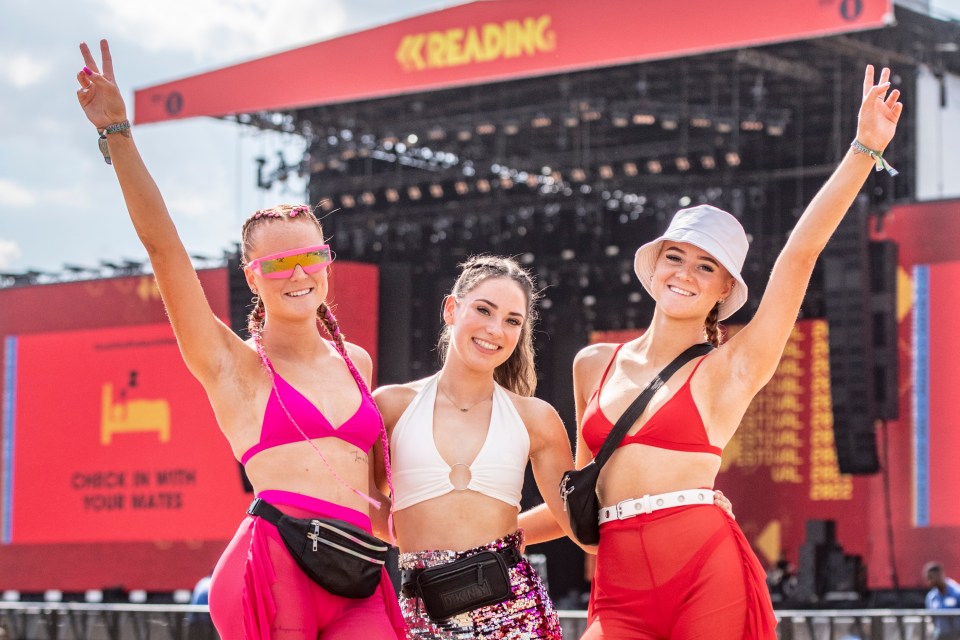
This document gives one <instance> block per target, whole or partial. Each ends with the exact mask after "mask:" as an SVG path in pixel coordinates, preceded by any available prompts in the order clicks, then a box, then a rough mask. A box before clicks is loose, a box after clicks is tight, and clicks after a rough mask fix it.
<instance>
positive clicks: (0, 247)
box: [0, 238, 23, 269]
mask: <svg viewBox="0 0 960 640" xmlns="http://www.w3.org/2000/svg"><path fill="white" fill-rule="evenodd" d="M22 253H23V252H22V251H20V246H19V245H18V244H17V243H16V242H14V241H13V240H4V239H3V238H0V269H6V268H8V267H9V266H10V265H12V264H13V263H14V261H15V260H16V259H17V258H19V257H20V256H21V255H22Z"/></svg>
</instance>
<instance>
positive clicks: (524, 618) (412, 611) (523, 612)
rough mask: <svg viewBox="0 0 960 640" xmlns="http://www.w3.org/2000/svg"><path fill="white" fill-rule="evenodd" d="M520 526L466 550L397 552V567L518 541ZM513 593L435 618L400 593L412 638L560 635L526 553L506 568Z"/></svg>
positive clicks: (422, 565)
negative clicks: (493, 601) (473, 607)
mask: <svg viewBox="0 0 960 640" xmlns="http://www.w3.org/2000/svg"><path fill="white" fill-rule="evenodd" d="M522 543H523V532H522V531H517V532H516V533H511V534H510V535H507V536H504V537H502V538H500V539H498V540H494V541H493V542H491V543H489V544H486V545H483V546H481V547H477V548H475V549H470V550H468V551H417V552H415V553H401V554H400V569H401V570H413V569H426V568H428V567H436V566H438V565H442V564H447V563H449V562H453V561H454V560H458V559H460V558H465V557H467V556H472V555H474V554H476V553H477V552H479V551H483V550H485V549H494V550H498V549H505V548H507V547H520V546H521V545H522ZM510 584H511V587H512V591H513V597H512V598H511V599H510V600H507V601H506V602H501V603H500V604H494V605H490V606H487V607H480V608H479V609H474V610H472V611H468V612H466V613H462V614H460V615H458V616H454V617H453V618H449V619H447V620H444V621H442V622H434V621H432V620H431V619H430V618H429V617H428V616H427V612H426V611H425V610H424V608H423V606H422V605H421V604H420V603H419V601H418V599H417V598H416V597H412V598H405V597H402V596H401V598H400V610H401V611H402V612H403V617H404V619H405V620H406V621H407V637H408V638H410V639H411V640H413V639H416V640H474V639H478V638H484V639H487V638H489V639H491V640H499V639H504V638H509V639H511V640H533V639H536V638H544V639H548V640H559V638H560V637H561V633H560V619H559V618H558V617H557V612H556V610H555V609H554V608H553V603H552V602H550V597H549V596H548V595H547V590H546V588H545V587H544V586H543V582H542V581H541V580H540V576H538V575H537V572H536V571H534V569H533V567H532V566H530V563H529V562H527V560H526V558H524V559H523V560H521V561H520V562H519V563H518V564H517V565H516V566H515V567H511V568H510Z"/></svg>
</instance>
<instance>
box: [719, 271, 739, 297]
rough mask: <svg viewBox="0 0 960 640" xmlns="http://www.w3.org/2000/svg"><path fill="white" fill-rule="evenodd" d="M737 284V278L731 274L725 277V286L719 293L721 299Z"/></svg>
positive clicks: (728, 294)
mask: <svg viewBox="0 0 960 640" xmlns="http://www.w3.org/2000/svg"><path fill="white" fill-rule="evenodd" d="M735 286H737V279H736V278H734V277H733V276H730V278H728V279H727V286H725V287H724V288H723V293H722V294H720V299H721V300H726V299H727V298H729V297H730V294H731V293H733V288H734V287H735Z"/></svg>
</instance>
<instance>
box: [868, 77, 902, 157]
mask: <svg viewBox="0 0 960 640" xmlns="http://www.w3.org/2000/svg"><path fill="white" fill-rule="evenodd" d="M889 89H890V69H888V68H887V67H884V68H883V70H882V71H881V72H880V82H879V83H878V84H873V65H872V64H868V65H867V68H866V70H865V71H864V74H863V101H862V102H861V103H860V114H859V115H858V120H857V140H859V141H860V143H861V144H862V145H864V146H865V147H867V148H868V149H873V150H874V151H878V152H881V153H882V152H883V150H884V149H886V148H887V145H888V144H890V140H892V139H893V134H894V133H896V131H897V122H898V121H899V120H900V113H901V112H902V111H903V103H901V102H897V100H898V98H900V90H899V89H894V90H893V91H890V93H889V94H887V91H889Z"/></svg>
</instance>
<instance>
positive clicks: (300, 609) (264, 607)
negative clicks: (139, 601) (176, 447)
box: [77, 40, 405, 640]
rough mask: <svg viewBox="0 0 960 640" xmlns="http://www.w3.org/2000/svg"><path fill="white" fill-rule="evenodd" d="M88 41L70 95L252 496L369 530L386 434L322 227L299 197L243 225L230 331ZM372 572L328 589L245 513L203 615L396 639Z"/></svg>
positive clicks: (223, 624)
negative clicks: (236, 313) (332, 278)
mask: <svg viewBox="0 0 960 640" xmlns="http://www.w3.org/2000/svg"><path fill="white" fill-rule="evenodd" d="M100 47H101V52H102V54H103V73H102V74H101V73H100V72H99V70H98V68H97V65H96V63H95V61H94V58H93V56H92V55H91V53H90V50H89V48H88V47H87V45H86V44H82V45H81V46H80V50H81V52H82V54H83V59H84V63H85V65H86V66H85V67H84V68H83V70H82V71H81V72H80V73H78V74H77V80H78V81H79V83H80V89H79V91H77V97H78V98H79V100H80V105H81V106H82V107H83V110H84V113H85V114H86V116H87V118H88V119H89V120H90V122H92V123H93V124H94V126H96V127H97V129H98V130H99V131H100V132H101V134H102V138H101V142H102V143H103V144H104V145H105V147H104V148H103V150H104V158H105V159H107V158H109V160H108V161H112V163H113V166H114V169H116V173H117V179H118V180H119V182H120V187H121V189H122V191H123V196H124V200H125V201H126V205H127V209H128V211H129V213H130V218H131V220H132V221H133V225H134V227H135V228H136V230H137V234H138V235H139V236H140V239H141V241H142V242H143V245H144V247H146V249H147V253H148V254H149V256H150V263H151V264H152V265H153V271H154V275H155V276H156V280H157V285H158V286H159V288H160V293H161V295H162V297H163V302H164V305H165V306H166V309H167V313H168V315H169V316H170V322H171V324H172V325H173V330H174V333H175V334H176V337H177V342H178V344H179V346H180V351H181V353H182V354H183V359H184V360H185V361H186V363H187V366H188V367H189V369H190V371H191V372H192V373H193V375H194V376H196V378H197V379H198V380H199V381H200V383H201V384H202V385H203V387H204V389H205V390H206V392H207V396H208V397H209V398H210V404H211V405H212V406H213V410H214V413H215V414H216V416H217V421H218V423H219V425H220V428H221V430H222V431H223V434H224V435H225V436H226V438H227V440H228V441H229V443H230V446H231V448H232V449H233V451H234V455H236V456H237V458H238V459H239V460H241V462H243V464H244V466H245V468H246V472H247V476H248V477H249V479H250V481H251V483H252V484H253V487H254V490H255V492H256V495H257V497H258V498H260V499H261V500H262V501H264V502H266V503H268V504H271V505H273V506H274V507H276V508H277V509H279V510H280V511H281V512H282V513H285V514H288V515H291V516H293V517H296V518H308V519H313V518H317V517H323V518H329V519H335V520H340V521H342V522H345V523H348V524H350V525H353V526H355V527H359V528H361V529H365V530H366V531H367V532H369V531H370V530H371V521H370V512H369V504H370V503H374V504H376V503H377V501H376V500H374V499H373V498H370V497H369V496H367V495H366V494H365V493H364V492H363V491H369V489H368V487H370V486H371V484H372V478H373V476H374V474H373V463H372V459H371V455H370V454H371V450H372V448H373V445H374V442H377V441H380V442H383V443H385V442H386V439H385V432H384V430H383V423H382V420H381V418H380V414H379V412H378V411H377V409H376V405H375V404H374V403H373V399H372V397H371V396H370V392H369V391H368V389H367V381H368V380H369V378H370V372H371V362H370V357H369V356H368V355H367V354H366V352H364V351H363V349H361V348H360V347H357V346H356V345H353V344H349V343H347V342H344V340H343V337H342V336H341V334H340V329H339V327H338V326H337V322H336V319H335V318H334V316H333V314H332V313H331V312H330V309H329V308H328V307H327V305H326V303H325V297H326V294H327V266H328V265H329V263H330V261H331V253H330V248H329V247H328V246H327V245H326V244H325V242H324V237H323V229H322V228H321V227H320V224H319V222H318V221H317V220H316V218H315V217H314V216H313V214H312V212H311V211H310V209H309V208H308V207H306V206H303V205H300V206H289V205H283V206H278V207H274V208H272V209H266V210H263V211H258V212H256V213H255V214H254V215H252V216H251V217H250V218H249V219H248V220H247V221H246V222H245V223H244V225H243V237H242V240H243V261H244V264H245V268H244V271H245V274H246V278H247V283H248V285H249V286H250V289H251V291H253V293H254V298H255V305H254V310H253V312H252V313H251V315H250V332H251V334H252V336H253V339H252V340H251V341H248V342H244V341H243V340H241V339H240V338H238V337H237V336H236V335H235V334H234V333H233V332H232V331H231V330H230V328H229V327H227V326H226V325H224V324H223V323H222V322H221V321H220V320H219V319H218V318H217V317H216V316H215V315H214V314H213V312H212V310H211V309H210V306H209V304H208V303H207V300H206V298H205V297H204V294H203V290H202V289H201V288H200V282H199V281H198V280H197V276H196V273H195V272H194V270H193V266H192V265H191V262H190V257H189V256H188V255H187V252H186V250H185V249H184V247H183V244H182V243H181V241H180V238H179V237H178V236H177V231H176V228H175V227H174V225H173V221H172V220H171V218H170V215H169V213H168V212H167V208H166V205H165V204H164V202H163V198H162V197H161V195H160V192H159V190H158V189H157V186H156V184H155V183H154V182H153V179H152V178H151V177H150V174H149V173H148V171H147V169H146V167H145V166H144V164H143V161H142V160H141V158H140V154H139V152H138V151H137V148H136V146H135V145H134V142H133V138H132V136H131V135H130V124H129V122H128V121H127V113H126V107H125V105H124V103H123V99H122V97H121V96H120V92H119V90H118V89H117V85H116V84H115V82H114V75H113V64H112V61H111V57H110V50H109V48H108V46H107V43H106V41H105V40H104V41H101V44H100ZM321 326H322V327H323V329H324V330H325V331H326V333H328V334H329V336H330V338H332V339H331V340H327V339H324V337H323V335H322V334H321V333H320V331H319V327H321ZM354 363H356V364H354ZM334 425H339V426H334ZM387 477H388V478H389V462H388V463H387ZM361 488H362V489H363V491H361ZM381 519H383V518H379V519H378V520H381ZM314 546H316V543H315V545H314ZM371 573H372V580H371V582H372V585H371V587H372V589H375V590H374V592H373V595H371V596H369V597H365V598H357V597H344V596H341V595H336V594H334V593H331V592H330V591H328V590H326V589H324V588H322V587H321V586H319V585H318V584H317V583H316V582H314V581H312V580H311V579H310V578H309V577H307V574H306V573H304V571H302V570H301V569H300V567H299V566H298V565H297V564H296V562H295V561H294V559H293V558H292V556H291V555H290V553H288V552H287V549H286V548H285V546H284V543H283V542H282V540H281V538H280V537H279V534H278V530H277V528H276V527H275V526H274V525H273V524H271V523H270V522H269V521H268V520H266V519H264V518H261V517H257V516H253V515H251V516H248V517H247V518H246V519H245V520H244V521H243V522H242V523H241V525H240V528H239V530H238V531H237V533H236V535H235V536H234V539H233V541H232V542H231V543H230V544H229V546H228V547H227V550H226V551H225V552H224V554H223V556H222V557H221V558H220V561H219V563H218V564H217V567H216V569H215V570H214V574H213V582H212V586H211V589H210V609H211V615H212V617H213V621H214V624H215V625H216V627H217V631H218V632H219V634H220V636H221V637H223V638H229V639H230V640H236V639H239V638H247V639H250V640H252V639H257V640H260V639H263V638H275V639H277V640H288V639H289V640H294V639H296V640H307V639H309V640H316V639H317V638H318V637H319V638H324V639H325V640H327V639H338V638H342V639H349V640H355V639H356V638H358V637H363V638H369V639H373V638H376V639H377V640H385V639H391V638H393V639H396V638H403V637H404V633H405V626H404V623H403V618H402V615H401V613H400V609H399V606H398V604H397V599H396V597H395V595H394V592H393V588H392V586H391V585H390V581H389V578H387V576H386V572H385V571H384V570H383V569H380V571H379V573H380V579H379V584H377V575H376V574H377V572H376V570H374V571H373V572H371Z"/></svg>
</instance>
